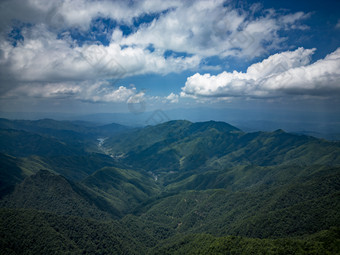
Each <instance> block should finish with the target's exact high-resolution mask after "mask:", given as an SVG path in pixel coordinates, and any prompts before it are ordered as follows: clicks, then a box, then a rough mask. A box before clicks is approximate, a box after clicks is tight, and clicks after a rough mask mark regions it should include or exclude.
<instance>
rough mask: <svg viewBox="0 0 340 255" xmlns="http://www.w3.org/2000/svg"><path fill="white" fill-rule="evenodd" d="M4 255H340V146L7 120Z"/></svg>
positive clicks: (176, 128)
mask: <svg viewBox="0 0 340 255" xmlns="http://www.w3.org/2000/svg"><path fill="white" fill-rule="evenodd" d="M0 162H1V164H0V177H1V178H0V184H1V186H0V218H1V221H0V233H1V238H0V240H1V241H0V251H1V253H2V254H38V253H41V252H42V253H44V254H52V253H53V254H55V253H59V254H60V253H69V254H95V253H98V254H337V253H340V224H339V222H340V142H336V141H328V140H325V139H319V138H315V137H312V136H306V135H298V134H292V133H287V132H285V131H283V130H281V129H279V130H276V131H274V132H252V133H248V132H244V131H242V130H241V129H239V128H237V127H234V126H232V125H230V124H227V123H225V122H216V121H207V122H196V123H193V122H190V121H186V120H177V121H168V122H165V123H161V124H158V125H154V126H152V125H149V126H146V127H140V128H132V127H127V126H123V125H119V124H114V123H112V124H108V125H102V124H97V123H92V122H85V121H56V120H52V119H43V120H37V121H29V120H8V119H0Z"/></svg>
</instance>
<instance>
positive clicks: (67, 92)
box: [3, 81, 145, 103]
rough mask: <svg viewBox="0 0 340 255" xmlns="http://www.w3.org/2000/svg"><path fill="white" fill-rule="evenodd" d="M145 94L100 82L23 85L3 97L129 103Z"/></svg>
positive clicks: (141, 98)
mask: <svg viewBox="0 0 340 255" xmlns="http://www.w3.org/2000/svg"><path fill="white" fill-rule="evenodd" d="M144 95H145V93H144V92H138V91H137V89H136V88H135V87H134V86H133V85H131V86H130V87H129V88H127V87H125V86H119V87H118V88H117V87H114V86H112V85H110V84H109V83H108V82H106V81H102V82H96V83H91V82H81V83H79V82H64V83H25V84H22V85H21V86H19V87H17V88H16V89H14V90H11V91H9V92H7V93H6V94H5V95H3V97H4V98H16V97H17V98H22V97H33V98H63V99H66V98H70V99H77V100H81V101H88V102H93V103H97V102H111V103H129V102H131V101H134V100H135V101H136V98H138V100H143V98H144Z"/></svg>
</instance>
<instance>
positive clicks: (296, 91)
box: [181, 48, 340, 98]
mask: <svg viewBox="0 0 340 255" xmlns="http://www.w3.org/2000/svg"><path fill="white" fill-rule="evenodd" d="M314 51H315V49H303V48H299V49H297V50H295V51H287V52H282V53H279V54H275V55H272V56H270V57H269V58H267V59H265V60H263V61H262V62H259V63H256V64H253V65H251V66H250V67H249V68H248V69H247V71H246V72H245V73H243V72H237V71H234V72H232V73H229V72H222V73H220V74H218V75H210V74H209V73H207V74H203V75H201V74H199V73H196V74H195V75H193V76H191V77H188V78H187V81H186V83H185V86H184V87H183V88H182V93H181V96H192V97H196V98H199V97H217V98H222V97H254V98H262V97H264V98H268V97H278V96H284V95H313V96H318V95H319V96H332V95H338V94H339V93H340V48H338V49H337V50H336V51H334V52H333V53H331V54H329V55H328V56H326V57H325V58H324V59H320V60H318V61H317V62H315V63H312V64H310V61H311V55H312V54H313V53H314Z"/></svg>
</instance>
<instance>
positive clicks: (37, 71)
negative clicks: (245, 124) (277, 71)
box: [0, 0, 308, 102]
mask: <svg viewBox="0 0 340 255" xmlns="http://www.w3.org/2000/svg"><path fill="white" fill-rule="evenodd" d="M224 4H225V1H223V0H213V1H204V0H198V1H176V0H174V1H162V0H144V1H108V0H102V1H88V0H59V1H47V2H46V1H45V0H27V1H21V0H11V1H9V0H6V1H2V2H1V3H0V82H1V84H2V87H1V91H0V93H1V94H2V96H5V95H7V96H13V95H16V94H18V93H19V94H20V93H23V92H25V93H26V94H27V95H29V96H32V97H34V96H41V97H48V98H49V97H57V96H60V97H63V96H67V97H73V98H77V99H80V100H89V101H94V102H95V101H104V102H111V101H112V102H116V101H120V100H122V101H127V100H129V98H131V97H132V96H135V97H136V95H138V93H137V92H136V91H135V90H134V89H133V88H126V87H122V86H121V87H118V88H114V89H112V87H110V86H112V83H115V82H117V81H118V80H119V79H121V78H125V77H131V76H136V75H143V74H150V73H153V74H160V75H166V74H169V73H172V72H183V71H185V70H193V69H195V68H198V67H200V65H201V64H202V63H203V61H202V60H203V59H204V58H205V57H211V56H218V57H221V58H223V57H226V56H239V57H256V56H259V55H261V54H262V53H263V52H266V51H267V50H269V49H275V48H279V47H280V46H279V45H280V43H281V42H282V41H283V40H284V38H281V37H280V36H279V35H278V31H280V30H287V29H304V28H303V27H301V26H300V25H299V22H300V21H301V20H303V19H305V18H306V17H308V14H305V13H303V12H298V13H292V14H279V13H277V12H275V11H274V10H265V11H261V8H260V7H259V5H253V6H252V7H251V8H250V10H249V11H246V10H241V9H234V8H232V7H231V6H225V5H224ZM255 12H256V15H255ZM149 14H157V15H159V16H157V15H156V16H155V18H154V20H153V21H152V22H150V23H148V24H142V25H140V26H139V27H136V26H135V25H134V21H135V20H136V19H138V18H140V17H142V16H143V15H149ZM98 17H102V18H109V19H112V20H114V21H115V22H117V24H119V25H121V24H124V25H127V26H129V27H130V28H131V29H132V31H133V32H132V33H131V34H129V35H125V34H123V33H122V31H120V30H119V28H118V27H117V28H116V29H115V30H114V31H113V33H112V36H110V32H109V33H108V35H107V36H109V39H110V41H109V44H108V45H106V46H104V45H103V44H101V43H98V42H82V43H79V42H78V41H77V40H76V39H72V37H71V36H70V35H71V34H72V31H73V32H74V30H77V31H80V32H93V31H89V28H90V25H91V22H94V20H95V19H96V18H98ZM156 17H157V18H156ZM24 23H26V24H27V23H29V24H30V25H26V26H22V25H23V24H24ZM92 24H93V23H92ZM97 25H98V26H100V25H102V24H97ZM13 26H19V27H20V29H19V30H20V34H21V36H22V39H20V40H19V39H13V38H12V39H10V38H9V37H8V33H9V32H10V31H11V30H12V28H13ZM111 29H113V28H111ZM62 31H63V33H61V32H62ZM14 42H15V43H14ZM264 43H265V44H266V46H264ZM150 45H152V46H153V48H154V50H149V49H148V46H150ZM168 50H172V51H174V52H183V53H184V54H182V55H181V56H178V55H176V54H173V55H171V56H168V57H165V56H164V53H165V52H167V51H168ZM201 67H202V66H201ZM203 67H204V68H211V69H213V67H209V66H208V67H205V66H204V65H203ZM254 72H255V71H254ZM223 75H227V76H228V77H229V76H230V75H229V74H223ZM242 75H243V74H241V73H240V74H239V76H242ZM249 75H250V73H249ZM254 75H255V74H254ZM196 78H197V77H196V76H195V79H196ZM220 78H221V77H218V78H217V79H220ZM231 78H232V79H235V77H231ZM195 79H194V78H192V79H191V80H188V81H187V86H186V87H187V91H186V92H185V94H186V95H187V96H188V95H191V96H195V95H196V92H197V91H196V89H197V88H193V85H190V84H191V82H194V80H195ZM205 79H206V80H211V79H215V78H213V77H210V78H209V77H206V78H205ZM221 79H222V78H221ZM223 79H224V78H223ZM223 79H222V80H223ZM103 80H110V81H111V83H106V82H103ZM245 80H247V79H243V78H242V79H240V80H239V81H237V82H233V86H234V87H233V89H232V91H233V93H235V94H237V93H238V92H237V91H238V90H239V87H240V86H242V84H241V83H242V82H243V83H244V82H245ZM267 83H268V84H269V81H268V82H267ZM267 83H266V84H267ZM110 84H111V85H110ZM221 84H222V85H223V82H222V83H221ZM222 85H221V86H222ZM268 86H269V85H268ZM222 87H223V86H222ZM191 90H193V91H192V92H191ZM39 91H40V92H39ZM98 91H100V92H98ZM212 91H213V90H212ZM200 93H202V94H210V91H205V89H201V90H200V91H198V94H200ZM213 93H217V92H216V91H215V92H214V91H213ZM239 93H241V92H239ZM143 95H144V94H143ZM143 95H142V94H141V96H143ZM131 100H132V99H131ZM167 100H169V101H170V102H176V101H178V95H174V94H173V95H172V94H170V95H169V96H168V98H167Z"/></svg>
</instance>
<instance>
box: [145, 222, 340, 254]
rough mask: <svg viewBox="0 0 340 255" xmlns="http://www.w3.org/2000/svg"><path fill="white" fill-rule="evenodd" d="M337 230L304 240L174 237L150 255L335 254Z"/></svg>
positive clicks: (339, 243)
mask: <svg viewBox="0 0 340 255" xmlns="http://www.w3.org/2000/svg"><path fill="white" fill-rule="evenodd" d="M338 253H340V232H339V229H338V228H332V229H331V230H328V231H322V232H319V233H317V234H315V235H314V236H312V237H310V238H305V239H302V238H301V239H293V238H285V239H254V238H245V237H236V236H225V237H214V236H212V235H207V234H196V235H187V236H182V235H179V236H176V237H174V238H171V239H170V240H167V241H166V242H162V243H161V244H159V245H158V247H157V248H154V249H153V250H152V251H151V252H150V254H244V255H248V254H273V255H274V254H281V255H286V254H305V255H307V254H308V255H310V254H338Z"/></svg>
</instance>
